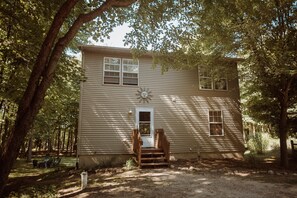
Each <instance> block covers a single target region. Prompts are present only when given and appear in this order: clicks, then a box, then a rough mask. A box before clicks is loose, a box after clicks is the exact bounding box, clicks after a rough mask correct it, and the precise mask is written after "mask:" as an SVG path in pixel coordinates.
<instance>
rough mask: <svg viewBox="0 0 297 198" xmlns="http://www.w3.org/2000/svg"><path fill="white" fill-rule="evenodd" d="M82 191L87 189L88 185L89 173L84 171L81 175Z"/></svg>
mask: <svg viewBox="0 0 297 198" xmlns="http://www.w3.org/2000/svg"><path fill="white" fill-rule="evenodd" d="M80 175H81V189H82V190H83V189H85V188H86V187H87V184H88V172H86V171H83V172H82V173H81V174H80Z"/></svg>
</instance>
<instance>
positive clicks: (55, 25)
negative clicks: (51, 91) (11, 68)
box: [0, 0, 136, 194]
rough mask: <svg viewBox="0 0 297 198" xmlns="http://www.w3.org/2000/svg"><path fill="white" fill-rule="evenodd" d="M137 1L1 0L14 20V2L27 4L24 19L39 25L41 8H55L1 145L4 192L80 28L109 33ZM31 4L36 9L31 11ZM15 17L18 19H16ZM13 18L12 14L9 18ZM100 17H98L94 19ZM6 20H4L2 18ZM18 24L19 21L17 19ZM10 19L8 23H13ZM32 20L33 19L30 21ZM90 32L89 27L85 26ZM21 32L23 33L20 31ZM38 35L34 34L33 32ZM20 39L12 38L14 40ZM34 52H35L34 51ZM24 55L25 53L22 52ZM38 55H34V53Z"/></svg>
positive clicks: (0, 171) (0, 172)
mask: <svg viewBox="0 0 297 198" xmlns="http://www.w3.org/2000/svg"><path fill="white" fill-rule="evenodd" d="M135 1H136V0H122V1H120V0H106V1H82V0H64V1H53V2H54V5H55V6H51V5H50V3H51V1H30V2H22V1H13V3H11V2H10V1H3V2H1V6H2V7H1V8H2V9H1V14H2V15H6V14H7V13H6V12H7V11H10V13H9V14H11V15H12V16H13V17H11V18H13V19H20V18H18V17H16V15H15V13H14V12H12V9H11V8H10V6H11V5H16V7H23V10H21V9H18V11H19V12H20V13H21V14H22V15H23V17H24V19H28V18H30V17H27V15H28V16H31V18H30V19H32V20H33V21H34V22H36V24H38V23H41V21H40V20H39V17H40V16H41V15H39V16H38V15H37V14H36V13H38V10H39V9H41V8H43V9H41V10H42V11H45V13H46V11H48V12H50V11H53V10H54V11H53V12H54V13H55V15H54V16H51V15H49V16H48V18H43V19H44V21H42V22H45V20H47V23H48V26H45V28H46V29H47V30H45V31H44V30H43V29H41V30H40V31H44V35H40V36H41V39H40V45H37V46H35V47H36V48H38V50H37V52H38V53H36V56H35V58H33V59H34V60H33V62H34V64H33V66H32V67H31V66H30V65H28V67H30V68H31V69H30V70H31V72H30V73H29V74H30V77H29V80H28V83H27V85H26V86H25V87H26V88H25V91H24V93H23V94H22V96H21V97H20V100H19V102H18V111H17V115H16V118H15V123H14V126H13V128H12V130H11V132H10V133H9V136H8V138H7V140H6V141H5V142H4V146H2V147H1V153H0V164H1V169H0V194H1V193H2V192H3V189H4V185H5V183H6V181H7V178H8V175H9V172H10V170H11V168H12V165H13V162H14V161H15V159H16V158H17V156H18V153H19V150H20V147H21V145H22V144H23V141H24V139H25V137H26V135H27V133H28V131H29V129H30V127H31V125H32V123H33V121H34V118H35V117H36V115H37V113H38V111H39V109H40V107H41V105H42V102H43V100H44V96H45V94H46V91H47V89H48V88H49V86H50V84H51V82H52V81H53V77H54V74H55V70H56V67H57V63H58V61H59V59H60V58H61V56H62V55H63V52H64V51H65V49H66V47H67V46H68V45H69V44H70V42H71V41H72V39H73V38H74V37H75V35H76V34H77V33H78V31H79V30H80V29H81V28H82V27H84V24H86V23H88V22H91V23H93V25H94V26H96V25H98V26H97V28H102V29H101V31H99V33H102V34H104V33H106V32H109V31H110V30H111V29H112V27H114V26H115V25H117V24H119V23H122V21H123V19H124V17H123V15H122V14H123V12H122V10H121V9H120V8H125V7H129V6H130V5H131V4H132V3H134V2H135ZM27 7H31V8H33V10H30V11H32V12H28V10H27V9H26V8H27ZM51 9H53V10H51ZM14 17H15V18H14ZM8 18H9V17H8ZM94 19H97V20H94ZM2 22H3V21H2ZM13 22H15V23H18V21H13ZM13 22H11V21H8V23H7V24H9V23H13ZM28 22H30V21H28ZM32 27H34V26H30V27H27V31H28V32H29V33H30V28H32ZM84 30H85V31H86V32H88V28H84ZM18 33H20V32H18ZM29 33H28V34H27V33H26V32H23V34H24V35H25V36H26V37H30V34H29ZM31 36H32V37H33V38H34V35H31ZM15 42H16V40H15V39H14V38H12V43H15ZM23 45H24V47H25V49H27V50H29V48H28V46H26V45H25V44H23ZM33 54H34V53H33ZM19 55H22V54H19ZM33 57H34V56H33ZM30 58H31V56H30Z"/></svg>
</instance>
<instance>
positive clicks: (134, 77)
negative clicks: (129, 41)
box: [122, 59, 139, 85]
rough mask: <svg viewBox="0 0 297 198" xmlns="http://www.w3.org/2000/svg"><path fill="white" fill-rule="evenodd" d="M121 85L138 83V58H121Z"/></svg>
mask: <svg viewBox="0 0 297 198" xmlns="http://www.w3.org/2000/svg"><path fill="white" fill-rule="evenodd" d="M122 65H123V85H138V65H139V63H138V60H133V59H123V64H122Z"/></svg>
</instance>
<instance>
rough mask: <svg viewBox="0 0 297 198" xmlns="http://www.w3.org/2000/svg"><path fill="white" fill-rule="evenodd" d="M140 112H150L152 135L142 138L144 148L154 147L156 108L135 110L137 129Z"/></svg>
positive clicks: (137, 108) (138, 108)
mask: <svg viewBox="0 0 297 198" xmlns="http://www.w3.org/2000/svg"><path fill="white" fill-rule="evenodd" d="M140 112H150V135H149V136H147V135H146V136H141V139H142V141H143V145H142V147H154V145H155V128H154V108H153V107H136V108H135V125H136V128H137V129H139V113H140ZM140 135H141V134H140Z"/></svg>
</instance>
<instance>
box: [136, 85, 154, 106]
mask: <svg viewBox="0 0 297 198" xmlns="http://www.w3.org/2000/svg"><path fill="white" fill-rule="evenodd" d="M151 93H152V91H150V90H149V88H142V87H140V88H139V90H137V94H136V96H137V99H138V100H139V102H143V103H146V102H147V103H149V101H150V100H151V99H152V97H153V95H152V94H151Z"/></svg>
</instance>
